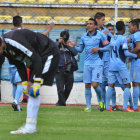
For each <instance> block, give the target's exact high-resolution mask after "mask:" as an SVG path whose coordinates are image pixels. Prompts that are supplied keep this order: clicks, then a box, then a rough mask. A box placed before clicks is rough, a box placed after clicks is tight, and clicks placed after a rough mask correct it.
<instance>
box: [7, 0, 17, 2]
mask: <svg viewBox="0 0 140 140" xmlns="http://www.w3.org/2000/svg"><path fill="white" fill-rule="evenodd" d="M7 2H13V3H14V2H16V0H8V1H7Z"/></svg>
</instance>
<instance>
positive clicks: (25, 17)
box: [21, 16, 32, 20]
mask: <svg viewBox="0 0 140 140" xmlns="http://www.w3.org/2000/svg"><path fill="white" fill-rule="evenodd" d="M21 17H22V18H23V19H25V20H30V19H31V18H32V16H21Z"/></svg>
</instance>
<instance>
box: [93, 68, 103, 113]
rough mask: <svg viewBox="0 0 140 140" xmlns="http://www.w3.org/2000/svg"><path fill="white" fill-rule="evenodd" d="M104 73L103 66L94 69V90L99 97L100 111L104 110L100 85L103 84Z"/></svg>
mask: <svg viewBox="0 0 140 140" xmlns="http://www.w3.org/2000/svg"><path fill="white" fill-rule="evenodd" d="M102 72H103V67H102V66H96V67H93V68H92V87H93V88H94V90H95V92H96V94H97V95H98V98H99V106H100V111H103V110H104V102H103V100H102V97H101V92H102V89H101V87H100V84H99V83H101V82H102Z"/></svg>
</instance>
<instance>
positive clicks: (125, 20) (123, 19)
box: [113, 17, 131, 22]
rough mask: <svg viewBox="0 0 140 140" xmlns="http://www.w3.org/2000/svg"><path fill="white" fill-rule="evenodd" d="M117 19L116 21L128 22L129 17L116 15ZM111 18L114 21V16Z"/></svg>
mask: <svg viewBox="0 0 140 140" xmlns="http://www.w3.org/2000/svg"><path fill="white" fill-rule="evenodd" d="M117 19H118V21H124V22H129V21H130V19H131V18H129V17H118V18H117ZM113 20H114V21H115V18H113Z"/></svg>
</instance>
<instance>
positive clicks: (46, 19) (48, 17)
mask: <svg viewBox="0 0 140 140" xmlns="http://www.w3.org/2000/svg"><path fill="white" fill-rule="evenodd" d="M51 19H52V18H51V17H50V16H36V17H34V20H36V21H49V20H51Z"/></svg>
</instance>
